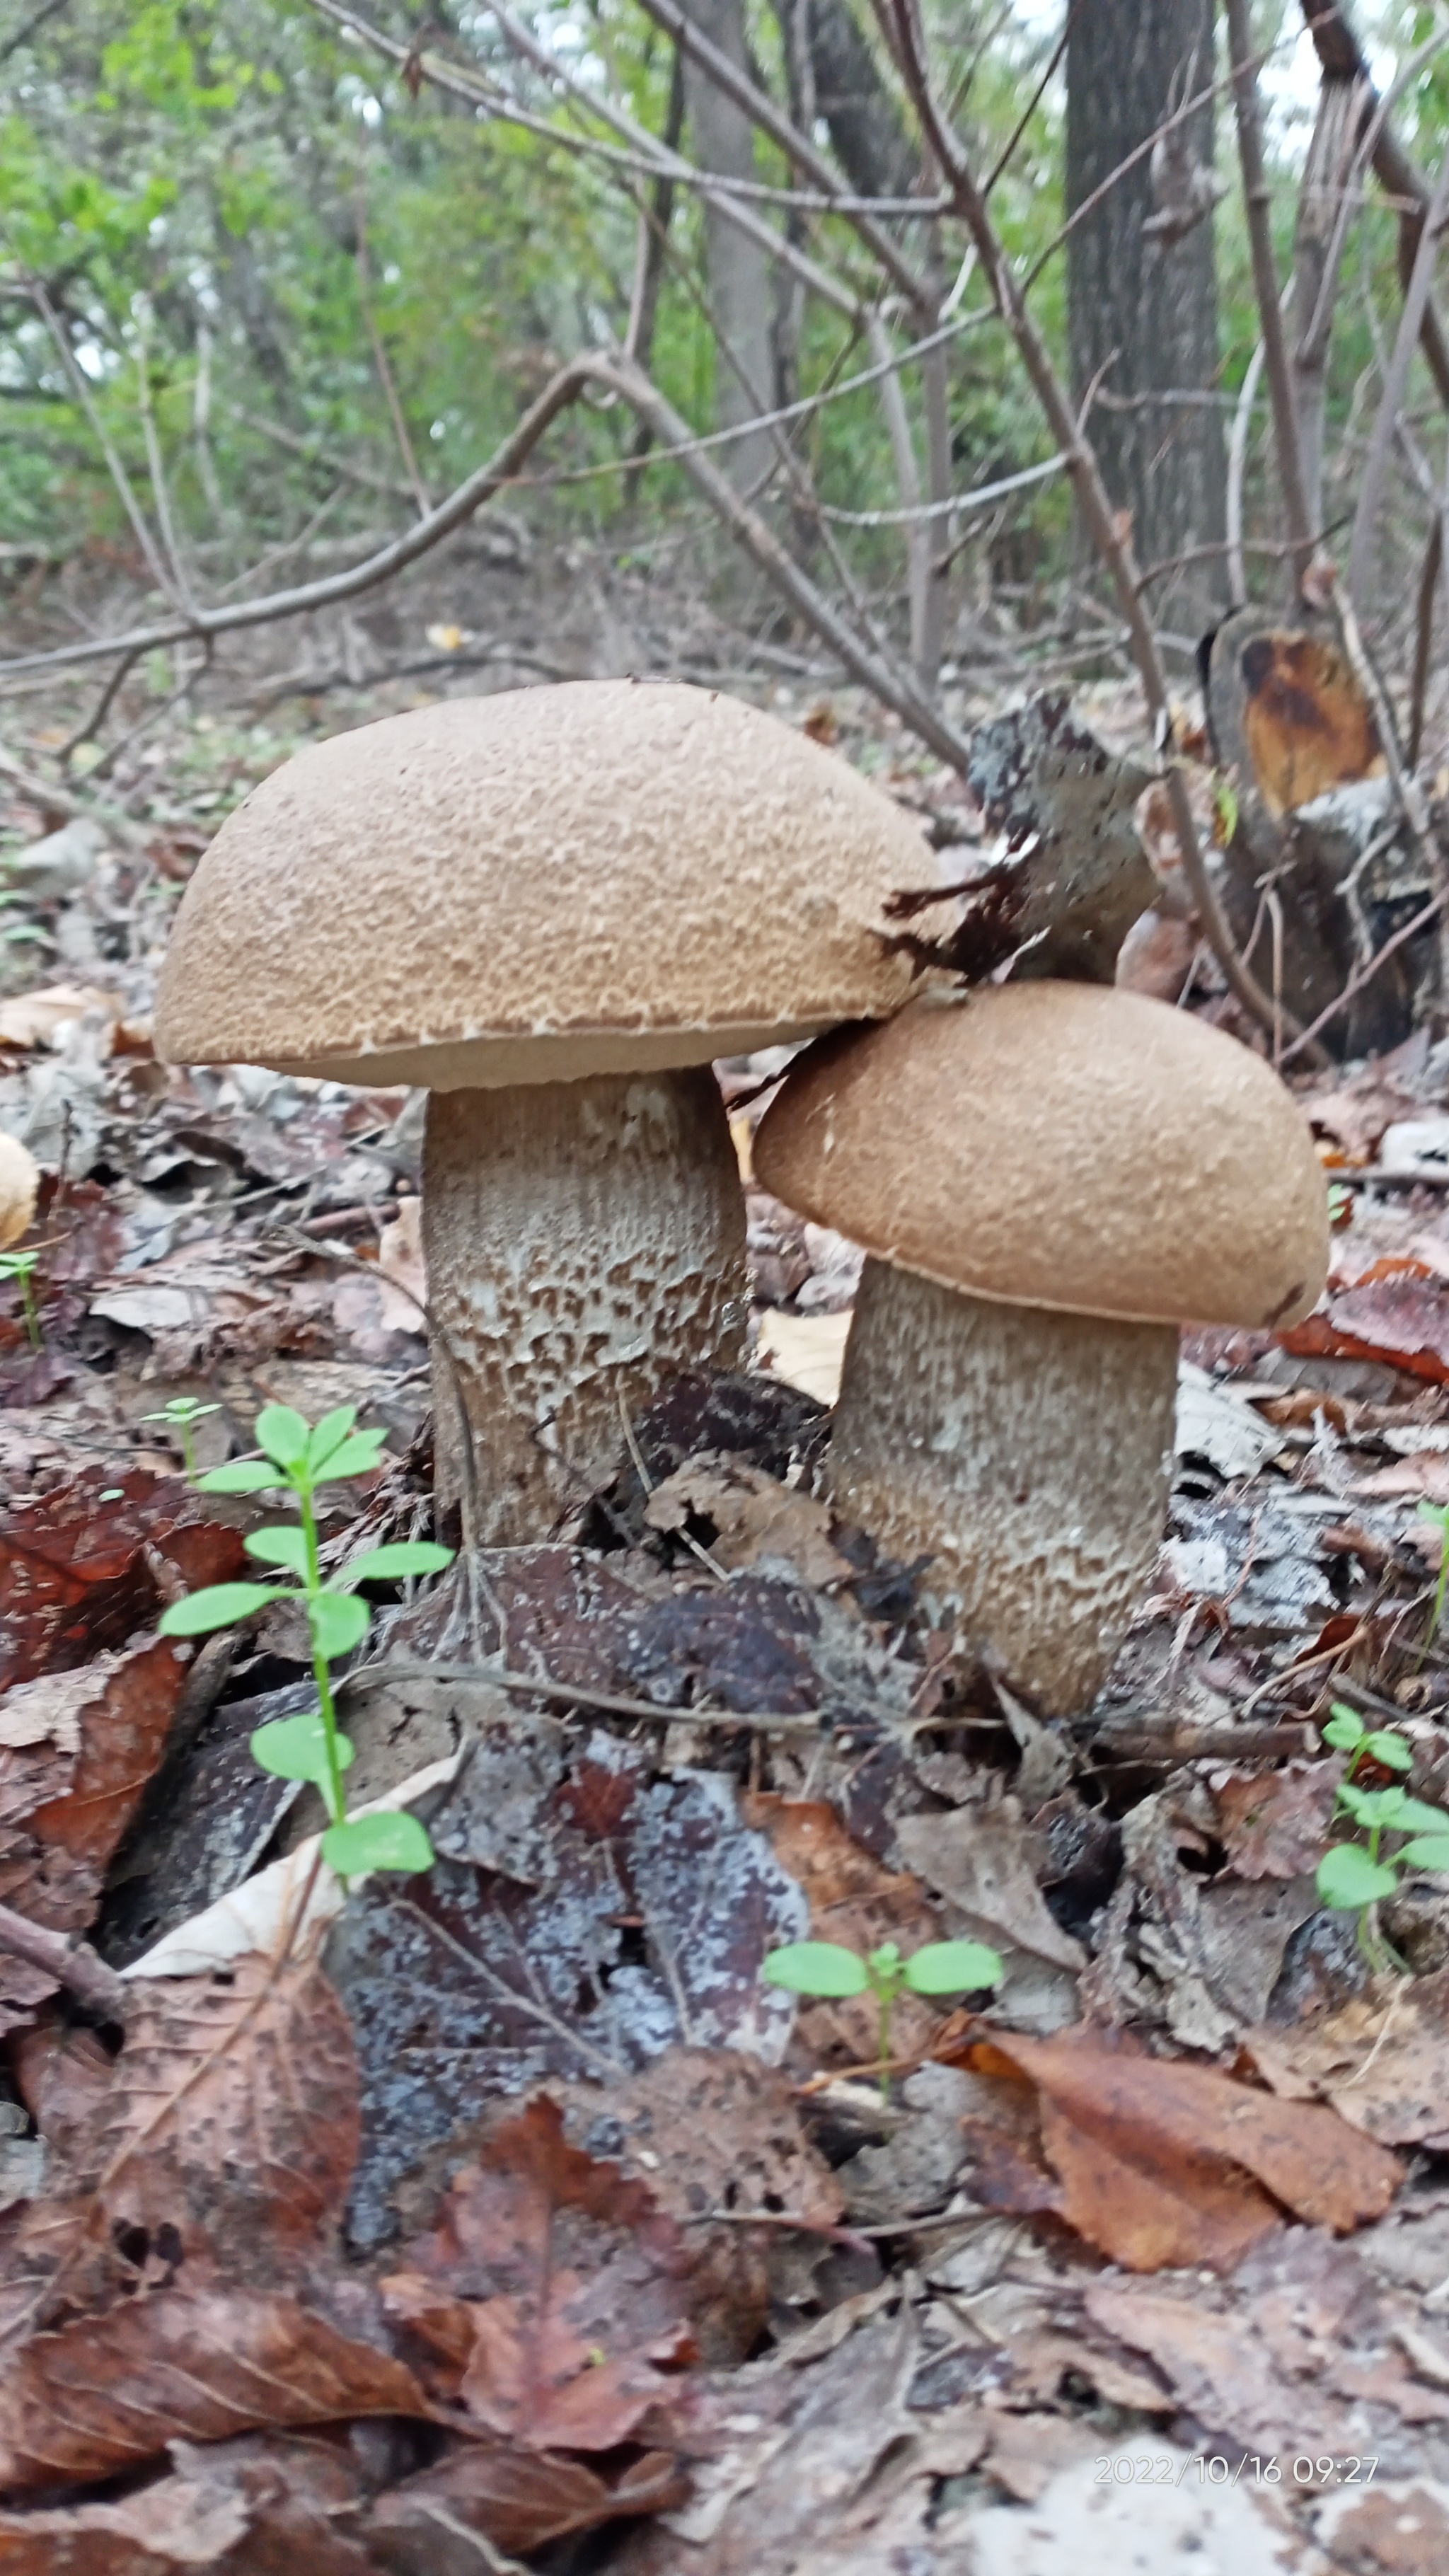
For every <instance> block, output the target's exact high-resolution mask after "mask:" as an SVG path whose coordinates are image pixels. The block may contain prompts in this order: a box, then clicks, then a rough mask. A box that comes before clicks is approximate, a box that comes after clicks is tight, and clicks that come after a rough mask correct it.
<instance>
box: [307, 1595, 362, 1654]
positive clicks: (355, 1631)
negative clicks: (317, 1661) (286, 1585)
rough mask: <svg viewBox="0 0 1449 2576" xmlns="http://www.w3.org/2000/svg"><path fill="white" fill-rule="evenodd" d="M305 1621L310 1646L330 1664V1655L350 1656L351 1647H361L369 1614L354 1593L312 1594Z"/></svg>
mask: <svg viewBox="0 0 1449 2576" xmlns="http://www.w3.org/2000/svg"><path fill="white" fill-rule="evenodd" d="M307 1617H308V1620H309V1621H310V1623H311V1628H312V1643H313V1645H314V1646H315V1647H316V1649H317V1652H318V1654H319V1655H325V1656H326V1658H327V1660H328V1662H329V1663H330V1662H331V1660H332V1657H333V1656H334V1655H350V1654H351V1652H352V1649H353V1647H354V1646H360V1645H361V1643H362V1640H363V1638H364V1637H365V1636H366V1634H367V1623H368V1621H369V1620H370V1618H371V1617H372V1612H371V1611H370V1610H369V1608H368V1606H367V1603H366V1602H365V1601H359V1600H358V1598H357V1595H356V1593H355V1592H314V1593H313V1594H312V1595H311V1597H310V1598H309V1600H308V1603H307Z"/></svg>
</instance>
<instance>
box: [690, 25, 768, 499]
mask: <svg viewBox="0 0 1449 2576" xmlns="http://www.w3.org/2000/svg"><path fill="white" fill-rule="evenodd" d="M683 5H684V6H685V8H686V9H687V11H688V14H689V16H690V18H691V19H692V20H693V22H694V24H695V26H696V27H698V29H699V31H700V33H701V35H704V36H707V37H708V38H709V41H710V43H711V44H712V45H716V46H718V48H719V50H720V52H721V53H722V54H727V55H728V56H729V59H730V61H731V62H732V63H734V64H736V65H737V67H738V68H739V70H741V71H744V70H746V69H747V68H748V57H747V54H746V49H745V21H744V9H743V6H742V0H683ZM684 94H685V99H686V103H687V105H688V108H689V124H690V135H691V140H692V143H693V147H694V159H695V161H696V163H697V164H698V166H699V167H700V168H701V169H703V170H714V171H717V172H718V173H719V174H720V176H721V177H722V178H728V179H753V178H755V177H756V176H757V175H758V174H757V172H756V169H755V129H754V126H753V124H752V123H751V120H750V118H749V117H748V116H747V114H746V113H745V110H744V109H743V108H742V107H738V106H736V104H735V102H734V100H733V99H730V98H726V97H725V95H724V93H723V91H722V90H719V89H717V88H716V87H715V84H714V82H713V81H712V80H711V79H710V77H709V74H708V72H706V71H703V70H701V69H700V67H699V66H698V65H697V64H694V63H688V62H687V63H686V64H685V70H684ZM704 257H705V273H706V279H707V287H708V294H709V302H710V308H711V312H712V315H713V319H714V325H715V332H716V347H715V362H714V420H715V427H716V429H729V428H731V427H732V426H733V424H734V423H735V422H736V421H745V420H751V419H753V418H754V416H755V415H756V413H758V412H763V411H769V410H771V409H773V407H774V400H775V365H774V349H773V345H772V326H773V323H774V319H775V280H774V275H773V272H772V268H771V263H770V261H769V259H768V257H767V255H766V253H765V252H764V251H763V250H762V249H761V248H760V246H759V244H758V243H757V242H753V241H750V240H749V239H747V237H746V236H745V235H744V234H743V233H741V232H738V231H737V230H736V228H735V226H734V225H733V224H731V223H729V222H728V221H727V220H726V219H725V217H724V216H723V215H722V214H721V213H720V212H719V211H718V209H717V208H716V207H714V206H712V205H710V204H709V203H708V202H706V205H705V209H704ZM774 453H775V448H774V443H773V441H772V440H771V437H770V434H769V432H768V430H760V431H758V432H757V433H756V435H755V436H754V437H753V438H741V439H739V440H737V441H736V442H735V443H734V444H733V445H731V446H730V447H727V448H726V449H725V450H724V451H723V454H722V456H721V458H720V462H721V465H722V466H723V469H724V471H725V473H726V474H727V475H728V477H729V479H730V481H731V483H733V485H734V486H735V489H736V491H740V492H749V491H751V490H753V488H754V487H755V486H756V485H757V484H758V483H759V482H760V481H761V480H762V478H763V477H764V475H766V474H767V473H768V471H769V468H770V463H771V460H772V458H773V456H774Z"/></svg>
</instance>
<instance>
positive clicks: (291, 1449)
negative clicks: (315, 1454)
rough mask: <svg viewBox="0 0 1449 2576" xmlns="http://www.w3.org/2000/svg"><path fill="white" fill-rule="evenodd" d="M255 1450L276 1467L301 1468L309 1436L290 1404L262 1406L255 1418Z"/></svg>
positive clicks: (299, 1416)
mask: <svg viewBox="0 0 1449 2576" xmlns="http://www.w3.org/2000/svg"><path fill="white" fill-rule="evenodd" d="M256 1434H257V1447H258V1448H259V1449H265V1451H266V1453H267V1456H268V1457H269V1458H275V1460H276V1462H277V1465H278V1466H279V1467H300V1466H301V1464H302V1462H303V1460H304V1459H305V1457H306V1455H307V1442H308V1440H309V1439H310V1437H311V1434H310V1432H309V1430H308V1427H307V1425H306V1423H305V1422H304V1421H303V1419H302V1416H301V1414H300V1413H296V1412H294V1411H293V1409H292V1407H291V1405H290V1404H264V1405H263V1406H262V1409H261V1412H260V1413H259V1414H258V1415H257V1419H256Z"/></svg>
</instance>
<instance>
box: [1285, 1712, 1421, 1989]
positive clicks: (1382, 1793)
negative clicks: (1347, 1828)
mask: <svg viewBox="0 0 1449 2576" xmlns="http://www.w3.org/2000/svg"><path fill="white" fill-rule="evenodd" d="M1323 1740H1324V1742H1325V1743H1326V1744H1331V1745H1333V1746H1334V1747H1335V1749H1336V1750H1337V1751H1339V1752H1343V1753H1347V1755H1348V1757H1349V1764H1348V1771H1347V1774H1346V1776H1345V1777H1344V1778H1343V1779H1342V1780H1340V1782H1339V1784H1338V1792H1337V1799H1336V1807H1337V1812H1338V1813H1339V1814H1340V1815H1342V1816H1346V1817H1347V1818H1348V1819H1349V1820H1350V1822H1351V1823H1353V1824H1355V1825H1357V1826H1359V1827H1360V1828H1361V1829H1362V1831H1363V1832H1364V1833H1365V1834H1366V1835H1367V1837H1368V1840H1367V1843H1366V1844H1365V1843H1361V1842H1343V1843H1332V1844H1330V1846H1329V1848H1328V1850H1327V1851H1326V1852H1325V1853H1324V1855H1323V1858H1322V1860H1321V1861H1320V1862H1319V1864H1318V1873H1317V1882H1316V1883H1317V1887H1318V1896H1319V1902H1320V1903H1321V1904H1323V1905H1326V1906H1329V1907H1331V1908H1332V1909H1333V1910H1334V1911H1335V1912H1337V1913H1343V1914H1357V1916H1358V1942H1359V1948H1360V1949H1361V1950H1362V1952H1363V1954H1364V1957H1365V1958H1366V1959H1367V1960H1368V1962H1369V1964H1370V1966H1371V1967H1374V1968H1382V1967H1395V1968H1402V1967H1403V1966H1404V1962H1403V1960H1402V1959H1401V1958H1400V1957H1399V1956H1398V1953H1397V1952H1396V1951H1395V1950H1393V1949H1391V1947H1390V1946H1389V1944H1388V1942H1387V1941H1385V1939H1384V1937H1383V1935H1382V1933H1380V1932H1379V1931H1377V1930H1376V1929H1375V1926H1374V1921H1373V1908H1374V1907H1375V1906H1376V1905H1378V1904H1379V1903H1381V1902H1382V1900H1383V1898H1384V1897H1386V1896H1394V1895H1396V1894H1397V1893H1398V1887H1399V1873H1400V1871H1401V1870H1404V1869H1415V1870H1418V1869H1422V1870H1429V1871H1432V1872H1435V1873H1438V1872H1443V1873H1445V1874H1449V1815H1446V1814H1445V1813H1444V1810H1443V1809H1442V1808H1441V1807H1431V1806H1430V1805H1429V1804H1428V1803H1427V1801H1426V1800H1424V1799H1423V1798H1411V1797H1410V1795H1409V1793H1408V1791H1407V1789H1401V1788H1399V1787H1398V1786H1397V1784H1395V1785H1393V1786H1391V1787H1389V1788H1387V1789H1361V1788H1359V1787H1358V1786H1357V1785H1356V1783H1355V1781H1354V1776H1353V1775H1354V1772H1355V1771H1356V1770H1357V1768H1358V1765H1359V1763H1360V1762H1361V1761H1365V1760H1368V1761H1373V1762H1377V1763H1379V1764H1380V1765H1381V1767H1382V1768H1383V1769H1384V1770H1387V1771H1409V1770H1412V1768H1413V1763H1414V1755H1413V1749H1412V1747H1411V1746H1410V1745H1409V1744H1408V1742H1407V1741H1406V1739H1405V1738H1404V1737H1403V1736H1402V1735H1399V1734H1396V1733H1395V1732H1394V1730H1393V1728H1392V1727H1375V1728H1372V1729H1371V1728H1369V1727H1366V1726H1365V1725H1364V1722H1363V1719H1362V1718H1361V1717H1360V1716H1359V1714H1358V1712H1357V1710H1356V1709H1352V1708H1348V1707H1346V1706H1345V1705H1344V1703H1343V1702H1342V1701H1341V1700H1336V1701H1335V1702H1334V1706H1333V1714H1332V1716H1331V1717H1330V1719H1329V1722H1328V1724H1327V1726H1325V1728H1324V1730H1323ZM1385 1834H1393V1835H1395V1836H1398V1835H1400V1834H1402V1835H1405V1836H1407V1840H1405V1841H1403V1842H1399V1843H1396V1845H1395V1847H1394V1848H1392V1849H1390V1850H1388V1851H1386V1850H1385V1849H1384V1847H1383V1840H1384V1836H1385Z"/></svg>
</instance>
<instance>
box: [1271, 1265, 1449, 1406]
mask: <svg viewBox="0 0 1449 2576" xmlns="http://www.w3.org/2000/svg"><path fill="white" fill-rule="evenodd" d="M1376 1268H1377V1269H1378V1271H1379V1274H1380V1275H1379V1276H1377V1277H1374V1276H1373V1275H1371V1274H1366V1275H1365V1277H1363V1278H1362V1279H1359V1280H1357V1281H1356V1282H1355V1284H1354V1285H1353V1286H1352V1287H1351V1288H1344V1289H1340V1290H1336V1291H1335V1290H1333V1289H1330V1291H1329V1294H1328V1297H1327V1299H1326V1301H1325V1303H1324V1305H1322V1306H1321V1307H1320V1308H1319V1309H1318V1311H1317V1312H1316V1313H1315V1314H1312V1315H1308V1316H1306V1317H1305V1318H1304V1321H1303V1322H1302V1323H1301V1324H1293V1325H1291V1326H1289V1327H1288V1329H1287V1330H1286V1331H1283V1332H1280V1333H1278V1334H1277V1335H1276V1336H1275V1338H1276V1340H1277V1341H1278V1342H1279V1343H1281V1345H1282V1347H1283V1349H1284V1350H1285V1351H1295V1352H1297V1353H1298V1354H1299V1356H1300V1357H1304V1358H1317V1357H1319V1356H1321V1355H1323V1354H1328V1355H1330V1356H1333V1357H1337V1358H1340V1359H1358V1360H1381V1361H1383V1362H1385V1363H1386V1364H1387V1366H1388V1367H1390V1368H1398V1369H1407V1370H1408V1371H1409V1373H1410V1374H1411V1376H1414V1377H1426V1378H1432V1379H1433V1380H1435V1382H1436V1383H1438V1384H1440V1385H1443V1384H1445V1383H1449V1281H1446V1280H1443V1279H1439V1278H1435V1277H1432V1276H1430V1275H1428V1273H1427V1272H1426V1270H1425V1267H1424V1265H1423V1264H1422V1263H1421V1262H1409V1263H1402V1262H1385V1263H1381V1264H1377V1265H1376Z"/></svg>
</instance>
